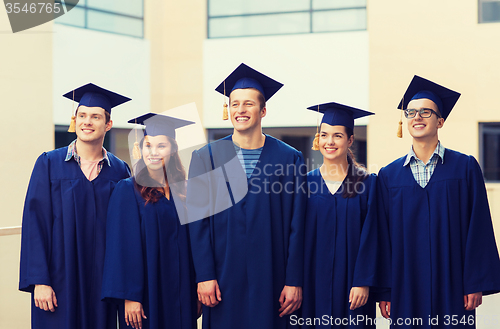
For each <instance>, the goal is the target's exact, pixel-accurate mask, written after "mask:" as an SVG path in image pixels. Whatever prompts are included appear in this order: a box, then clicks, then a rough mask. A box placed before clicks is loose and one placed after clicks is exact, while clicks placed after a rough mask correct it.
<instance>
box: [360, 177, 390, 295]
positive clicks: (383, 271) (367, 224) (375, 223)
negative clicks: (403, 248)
mask: <svg viewBox="0 0 500 329" xmlns="http://www.w3.org/2000/svg"><path fill="white" fill-rule="evenodd" d="M364 183H365V188H366V189H367V193H368V204H367V213H366V218H365V220H364V224H363V228H362V230H361V238H360V246H359V251H358V256H357V258H356V265H355V268H354V279H353V286H354V287H363V286H369V287H371V289H370V294H372V292H373V295H374V296H375V299H376V300H387V298H388V296H387V294H386V292H387V291H388V290H389V287H390V286H391V282H390V278H391V275H390V272H389V271H390V259H391V258H390V257H389V255H390V240H389V232H388V228H387V225H386V222H385V221H384V220H378V215H377V205H378V204H377V199H378V198H377V177H376V176H375V175H371V176H370V177H368V178H367V179H366V180H365V181H364Z"/></svg>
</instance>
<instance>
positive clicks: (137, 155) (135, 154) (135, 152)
mask: <svg viewBox="0 0 500 329" xmlns="http://www.w3.org/2000/svg"><path fill="white" fill-rule="evenodd" d="M132 156H133V157H134V159H136V160H139V159H140V158H141V150H140V149H139V143H138V142H135V143H134V149H133V150H132Z"/></svg>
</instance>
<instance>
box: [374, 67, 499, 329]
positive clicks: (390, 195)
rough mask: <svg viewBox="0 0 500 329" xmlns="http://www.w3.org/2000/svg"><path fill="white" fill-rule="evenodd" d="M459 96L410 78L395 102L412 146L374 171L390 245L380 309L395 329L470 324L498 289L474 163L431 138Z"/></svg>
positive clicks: (496, 262) (492, 246) (496, 258)
mask: <svg viewBox="0 0 500 329" xmlns="http://www.w3.org/2000/svg"><path fill="white" fill-rule="evenodd" d="M459 97H460V94H459V93H457V92H454V91H452V90H450V89H447V88H445V87H443V86H440V85H438V84H436V83H434V82H431V81H429V80H426V79H423V78H421V77H418V76H415V77H414V78H413V80H412V82H411V83H410V85H409V87H408V89H407V91H406V93H405V95H404V96H403V99H402V100H401V102H400V104H399V106H398V108H399V109H402V110H403V111H404V114H405V116H406V118H407V122H408V131H409V133H410V135H411V136H412V137H413V145H412V147H411V149H410V152H409V153H408V154H407V155H406V156H403V157H401V158H399V159H397V160H396V161H394V162H392V163H391V164H389V165H388V166H386V167H384V168H382V169H381V170H380V172H379V179H378V180H377V185H378V186H377V190H378V194H379V202H380V207H379V208H380V211H379V220H381V221H382V222H383V223H384V224H387V227H388V229H389V230H390V231H389V232H390V239H391V248H392V251H391V254H390V255H388V256H389V257H391V279H392V289H391V297H390V299H389V300H387V301H384V302H381V303H380V309H381V312H382V315H383V316H384V317H386V318H388V317H390V318H391V321H392V324H393V326H394V327H397V328H403V327H404V328H413V327H418V328H431V326H433V327H438V328H475V323H476V319H475V309H476V308H477V307H478V306H479V305H481V303H482V296H484V295H489V294H494V293H497V292H499V291H500V260H499V256H498V250H497V247H496V243H495V237H494V233H493V226H492V222H491V215H490V210H489V205H488V199H487V195H486V189H485V185H484V180H483V175H482V172H481V168H480V167H479V164H478V163H477V161H476V159H475V158H474V157H472V156H467V155H464V154H462V153H459V152H456V151H453V150H450V149H446V148H444V146H443V145H442V144H441V142H440V141H439V138H438V130H439V129H440V128H442V127H443V125H444V122H445V120H446V118H447V117H448V115H449V114H450V112H451V110H452V108H453V107H454V105H455V103H456V102H457V101H458V98H459Z"/></svg>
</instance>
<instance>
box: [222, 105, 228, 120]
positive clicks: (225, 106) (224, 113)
mask: <svg viewBox="0 0 500 329" xmlns="http://www.w3.org/2000/svg"><path fill="white" fill-rule="evenodd" d="M227 119H229V117H228V115H227V104H226V102H224V110H223V111H222V120H227Z"/></svg>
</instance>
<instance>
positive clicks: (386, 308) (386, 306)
mask: <svg viewBox="0 0 500 329" xmlns="http://www.w3.org/2000/svg"><path fill="white" fill-rule="evenodd" d="M378 307H379V308H380V313H382V316H383V317H384V318H386V319H389V317H390V316H391V302H380V303H378Z"/></svg>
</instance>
